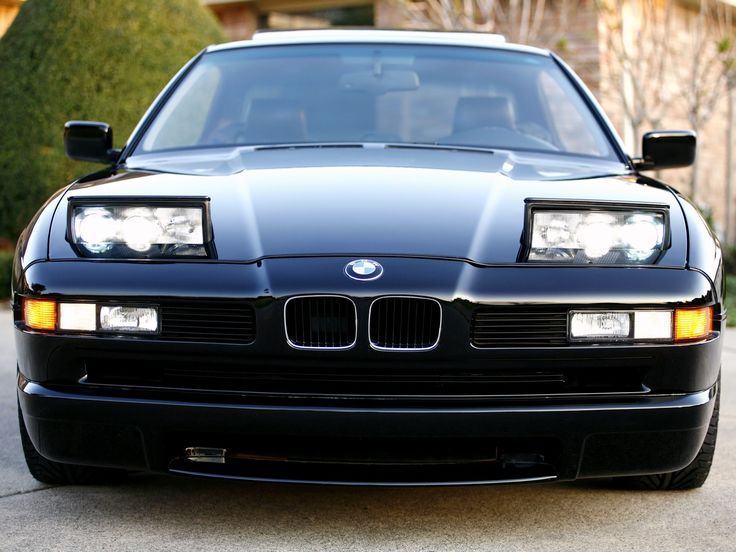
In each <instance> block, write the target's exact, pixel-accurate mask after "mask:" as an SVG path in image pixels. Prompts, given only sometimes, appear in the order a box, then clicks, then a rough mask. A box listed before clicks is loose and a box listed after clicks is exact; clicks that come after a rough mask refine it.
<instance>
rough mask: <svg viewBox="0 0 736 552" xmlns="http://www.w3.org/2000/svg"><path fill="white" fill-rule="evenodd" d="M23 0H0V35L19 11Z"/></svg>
mask: <svg viewBox="0 0 736 552" xmlns="http://www.w3.org/2000/svg"><path fill="white" fill-rule="evenodd" d="M22 3H23V0H0V36H3V35H4V34H5V31H7V30H8V27H10V24H11V23H12V22H13V19H15V16H16V15H18V12H19V11H20V5H21V4H22Z"/></svg>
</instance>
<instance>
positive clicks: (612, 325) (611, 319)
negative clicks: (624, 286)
mask: <svg viewBox="0 0 736 552" xmlns="http://www.w3.org/2000/svg"><path fill="white" fill-rule="evenodd" d="M570 337H571V338H573V339H626V338H628V337H631V313H630V312H573V313H572V317H571V318H570Z"/></svg>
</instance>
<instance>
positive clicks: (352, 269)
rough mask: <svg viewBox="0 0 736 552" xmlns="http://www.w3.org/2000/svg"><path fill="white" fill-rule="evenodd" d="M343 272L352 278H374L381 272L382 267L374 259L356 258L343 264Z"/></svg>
mask: <svg viewBox="0 0 736 552" xmlns="http://www.w3.org/2000/svg"><path fill="white" fill-rule="evenodd" d="M345 274H347V276H348V277H349V278H352V279H353V280H361V281H364V282H365V281H367V280H376V279H378V278H380V277H381V275H382V274H383V267H382V266H381V265H380V264H379V263H377V262H376V261H369V260H368V259H358V260H357V261H351V262H349V263H348V264H347V265H346V266H345Z"/></svg>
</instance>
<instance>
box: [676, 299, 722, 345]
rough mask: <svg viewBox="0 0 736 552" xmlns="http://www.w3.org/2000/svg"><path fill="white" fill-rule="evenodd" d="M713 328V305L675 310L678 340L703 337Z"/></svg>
mask: <svg viewBox="0 0 736 552" xmlns="http://www.w3.org/2000/svg"><path fill="white" fill-rule="evenodd" d="M712 330H713V307H704V308H700V309H677V310H676V311H675V339H676V340H678V341H680V340H689V339H701V338H703V337H707V336H708V334H710V332H711V331H712Z"/></svg>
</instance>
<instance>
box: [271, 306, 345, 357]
mask: <svg viewBox="0 0 736 552" xmlns="http://www.w3.org/2000/svg"><path fill="white" fill-rule="evenodd" d="M320 299H333V300H337V301H334V302H333V303H332V304H331V305H328V303H327V302H326V301H323V302H322V303H323V304H322V305H320V304H319V302H318V300H320ZM301 303H307V304H308V305H309V306H308V307H307V309H308V310H307V311H306V312H305V311H304V310H301V312H300V311H297V310H294V309H297V305H299V306H300V307H301V308H302V309H304V306H303V305H301ZM339 303H342V304H343V305H342V306H338V308H337V315H336V314H335V306H336V305H338V304H339ZM290 305H292V307H291V310H290V309H289V306H290ZM320 306H321V307H322V308H323V312H324V315H323V316H322V317H321V318H320V315H319V312H318V311H319V308H320ZM328 306H329V308H330V315H331V324H332V325H333V326H335V325H338V326H339V325H342V324H347V328H346V331H345V332H344V334H345V336H344V338H341V336H340V335H339V333H340V330H336V329H335V328H334V327H333V328H332V329H330V328H327V327H326V326H325V327H323V328H320V327H319V325H320V324H327V323H328V321H330V317H329V316H327V309H328ZM342 308H346V309H347V310H346V312H345V313H344V314H345V315H344V316H342V314H343V313H342V311H341V309H342ZM309 309H314V311H317V312H316V313H315V314H314V315H313V314H312V312H313V311H311V310H309ZM290 315H291V316H293V320H291V321H290ZM297 316H298V317H299V319H300V320H297ZM305 317H306V318H307V319H308V320H307V323H306V324H305V323H304V321H305ZM315 319H316V320H315ZM315 322H316V323H315ZM300 323H301V324H300ZM290 325H291V326H292V332H291V334H297V333H298V331H299V330H300V331H301V337H300V336H298V335H290V332H289V326H290ZM315 326H316V327H315ZM322 331H324V332H325V338H324V340H321V339H320V337H321V336H320V333H321V332H322ZM284 332H285V335H286V342H287V343H288V344H289V346H290V347H293V348H294V349H300V350H310V351H315V350H317V351H344V350H347V349H351V348H353V347H354V346H355V344H356V342H357V341H358V309H357V307H356V306H355V302H354V301H353V300H352V299H350V298H349V297H345V296H344V295H331V294H322V295H319V294H317V295H297V296H294V297H290V298H289V299H287V300H286V303H284ZM314 332H317V340H316V344H314V343H315V340H313V339H312V336H313V334H314ZM330 332H331V333H332V336H328V335H327V334H328V333H330ZM349 334H352V336H350V335H349ZM328 337H331V339H329V341H331V342H332V343H333V344H330V345H328V344H327V341H328ZM336 337H337V339H335V338H336ZM348 337H350V339H347V338H348ZM307 343H309V344H307Z"/></svg>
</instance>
